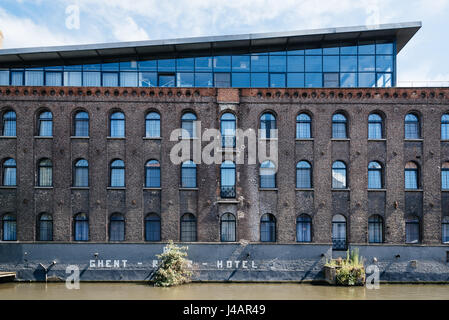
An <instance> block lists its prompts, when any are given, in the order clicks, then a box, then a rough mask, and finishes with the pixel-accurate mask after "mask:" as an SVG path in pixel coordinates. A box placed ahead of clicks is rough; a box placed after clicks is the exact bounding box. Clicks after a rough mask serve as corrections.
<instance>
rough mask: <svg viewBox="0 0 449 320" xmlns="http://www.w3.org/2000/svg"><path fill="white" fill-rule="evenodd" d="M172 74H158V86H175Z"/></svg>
mask: <svg viewBox="0 0 449 320" xmlns="http://www.w3.org/2000/svg"><path fill="white" fill-rule="evenodd" d="M175 80H176V79H175V75H174V74H159V87H175V86H176V83H175Z"/></svg>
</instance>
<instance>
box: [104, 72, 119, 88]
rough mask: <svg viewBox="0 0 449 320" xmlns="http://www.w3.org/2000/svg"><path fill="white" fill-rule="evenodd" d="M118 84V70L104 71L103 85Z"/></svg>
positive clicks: (112, 85) (115, 85) (114, 85)
mask: <svg viewBox="0 0 449 320" xmlns="http://www.w3.org/2000/svg"><path fill="white" fill-rule="evenodd" d="M117 86H118V72H105V73H103V87H117Z"/></svg>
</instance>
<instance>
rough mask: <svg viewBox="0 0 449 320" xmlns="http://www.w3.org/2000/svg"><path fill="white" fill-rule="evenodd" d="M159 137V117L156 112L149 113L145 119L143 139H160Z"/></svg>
mask: <svg viewBox="0 0 449 320" xmlns="http://www.w3.org/2000/svg"><path fill="white" fill-rule="evenodd" d="M160 136H161V115H160V114H159V113H157V112H150V113H148V114H147V116H146V117H145V137H147V138H160Z"/></svg>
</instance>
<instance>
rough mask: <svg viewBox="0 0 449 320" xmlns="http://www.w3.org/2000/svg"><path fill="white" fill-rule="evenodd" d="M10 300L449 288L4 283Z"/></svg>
mask: <svg viewBox="0 0 449 320" xmlns="http://www.w3.org/2000/svg"><path fill="white" fill-rule="evenodd" d="M11 299H13V300H14V299H25V300H27V299H39V300H46V299H50V300H52V299H63V300H64V299H70V300H76V299H92V300H96V299H120V300H123V299H133V300H134V299H136V300H139V299H144V300H157V299H163V300H181V299H184V300H220V299H225V300H233V299H242V300H262V299H263V300H321V299H325V300H363V299H368V300H413V299H436V300H448V299H449V285H382V284H381V285H380V289H378V290H369V289H367V288H365V287H357V288H342V287H328V286H315V285H308V284H292V283H286V284H246V283H245V284H235V283H233V284H215V283H207V284H204V283H195V284H189V285H184V286H180V287H174V288H155V287H152V286H149V285H147V284H141V283H81V284H80V289H79V290H68V289H67V288H66V286H65V283H48V284H45V283H1V284H0V300H11Z"/></svg>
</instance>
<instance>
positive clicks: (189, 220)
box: [181, 213, 196, 242]
mask: <svg viewBox="0 0 449 320" xmlns="http://www.w3.org/2000/svg"><path fill="white" fill-rule="evenodd" d="M181 241H182V242H194V241H196V218H195V216H194V215H193V214H191V213H186V214H184V215H183V216H182V217H181Z"/></svg>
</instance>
